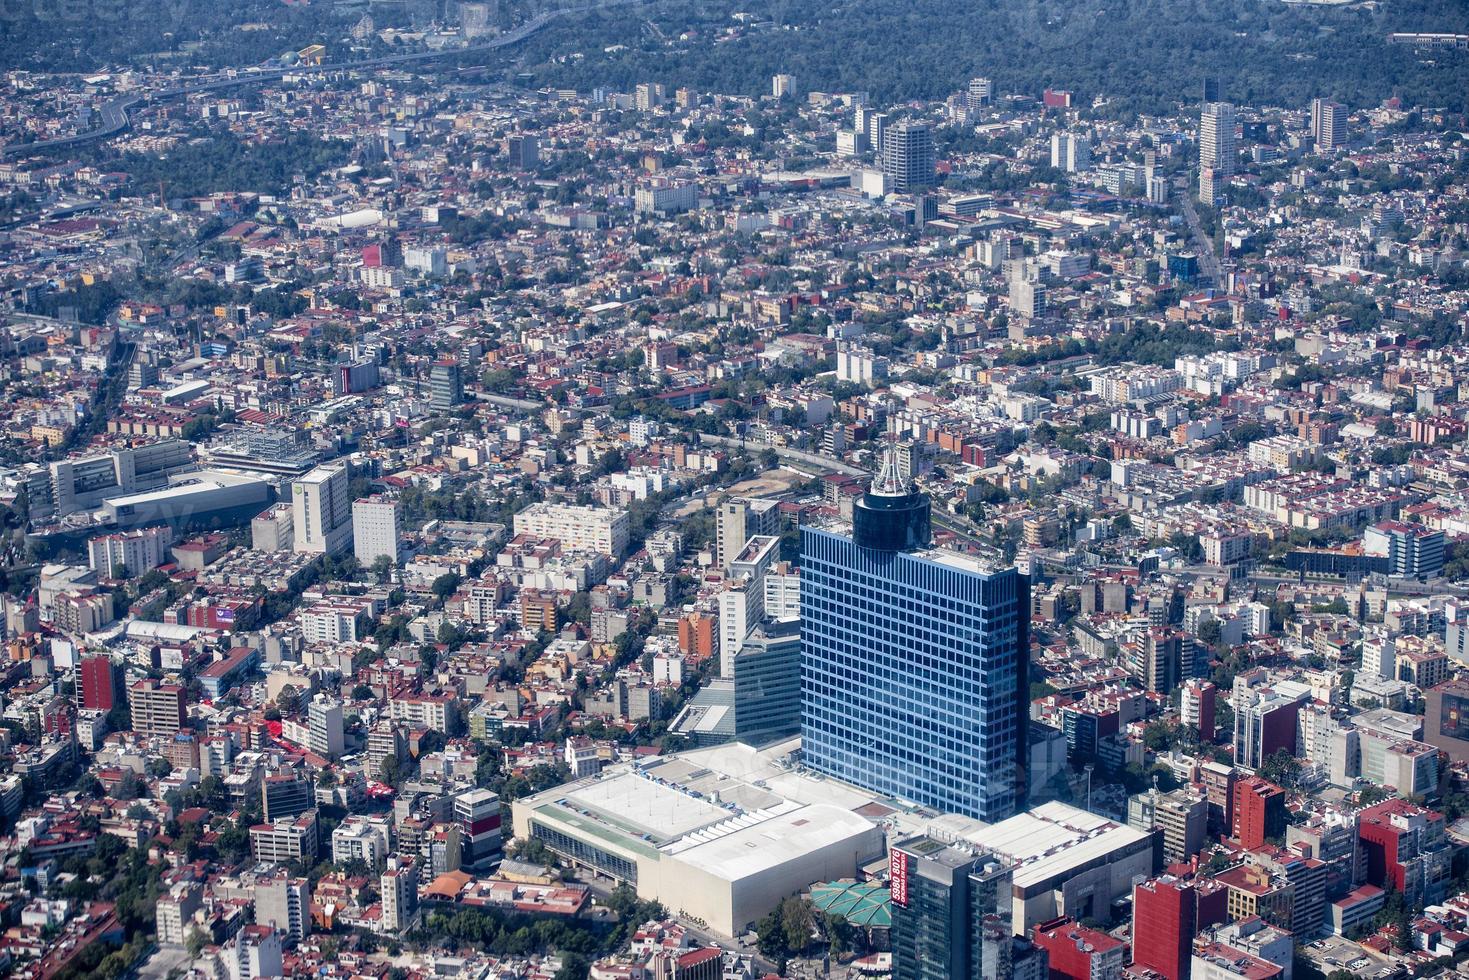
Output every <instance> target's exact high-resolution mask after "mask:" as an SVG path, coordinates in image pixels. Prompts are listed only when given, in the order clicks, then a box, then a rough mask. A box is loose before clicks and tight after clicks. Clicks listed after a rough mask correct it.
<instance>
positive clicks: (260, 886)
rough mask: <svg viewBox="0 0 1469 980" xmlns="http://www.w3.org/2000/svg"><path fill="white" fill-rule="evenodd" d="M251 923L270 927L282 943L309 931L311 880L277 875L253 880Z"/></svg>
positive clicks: (298, 939)
mask: <svg viewBox="0 0 1469 980" xmlns="http://www.w3.org/2000/svg"><path fill="white" fill-rule="evenodd" d="M255 924H256V925H261V926H270V927H272V928H274V929H275V930H276V931H278V932H279V933H280V934H281V938H282V940H283V941H284V942H285V943H286V945H294V944H296V943H299V942H300V941H301V940H302V939H304V938H306V936H307V935H308V934H309V933H310V932H311V883H310V882H309V881H307V880H306V879H305V878H292V877H290V876H289V875H284V874H278V875H276V876H274V877H271V878H265V879H262V880H261V881H258V882H256V883H255Z"/></svg>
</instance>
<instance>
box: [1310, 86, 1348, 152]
mask: <svg viewBox="0 0 1469 980" xmlns="http://www.w3.org/2000/svg"><path fill="white" fill-rule="evenodd" d="M1311 136H1312V137H1313V138H1314V139H1315V140H1316V152H1317V153H1331V152H1332V151H1333V150H1336V149H1339V148H1341V147H1343V146H1345V145H1346V143H1347V107H1346V106H1344V105H1342V104H1341V103H1340V102H1332V101H1331V100H1330V99H1313V100H1312V101H1311Z"/></svg>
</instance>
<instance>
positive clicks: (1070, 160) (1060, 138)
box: [1051, 133, 1092, 174]
mask: <svg viewBox="0 0 1469 980" xmlns="http://www.w3.org/2000/svg"><path fill="white" fill-rule="evenodd" d="M1051 166H1053V167H1055V168H1056V169H1057V170H1064V171H1066V172H1067V173H1069V174H1074V173H1080V172H1082V171H1085V170H1090V169H1091V166H1092V141H1091V140H1089V139H1087V138H1086V137H1085V136H1077V135H1075V134H1073V133H1054V134H1052V135H1051Z"/></svg>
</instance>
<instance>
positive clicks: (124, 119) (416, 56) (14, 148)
mask: <svg viewBox="0 0 1469 980" xmlns="http://www.w3.org/2000/svg"><path fill="white" fill-rule="evenodd" d="M636 2H638V0H602V2H599V3H591V4H586V5H584V6H580V7H567V8H566V9H564V10H553V11H550V12H548V13H544V14H541V15H540V16H538V17H535V18H533V19H531V20H528V21H526V22H525V23H524V24H521V25H520V26H519V27H517V28H515V30H513V31H510V32H509V33H507V34H501V35H500V36H499V37H497V38H495V39H494V40H493V41H487V42H485V43H484V44H475V45H471V46H468V47H463V48H444V49H442V50H439V51H419V52H415V53H413V54H395V55H388V56H385V57H382V58H368V59H365V60H362V61H346V62H341V63H339V64H325V65H317V66H314V67H296V68H272V69H269V70H267V71H253V72H252V71H242V72H240V73H239V74H237V75H235V76H233V77H230V78H222V79H218V80H216V81H212V82H200V83H198V84H194V85H182V86H179V87H177V88H170V89H163V90H161V91H158V92H149V93H147V94H143V95H130V96H123V97H120V98H116V99H113V100H112V101H111V102H108V103H106V104H105V105H103V106H102V109H101V112H102V121H101V124H100V125H99V126H97V128H96V129H91V130H88V131H87V132H85V133H77V134H76V135H75V136H63V137H60V138H58V139H54V140H42V141H40V142H36V143H15V144H12V145H10V146H6V147H0V159H4V158H5V157H8V156H14V155H19V154H23V153H41V152H46V151H48V150H54V149H59V148H63V147H67V146H74V145H76V144H78V143H88V142H91V141H92V140H98V139H105V138H106V137H108V136H114V135H116V134H117V133H120V132H122V131H123V130H124V129H126V128H127V127H128V122H129V119H128V110H129V109H131V108H133V106H135V105H137V104H138V103H140V102H146V103H149V104H150V105H152V104H157V103H161V102H168V101H172V100H173V99H177V98H180V97H182V96H186V95H194V94H197V93H199V92H214V91H219V90H221V89H227V88H235V87H238V86H243V85H254V84H256V83H258V82H268V81H274V80H276V79H279V78H281V77H283V76H284V75H286V74H288V73H289V74H300V75H320V74H325V73H329V72H339V71H362V70H363V69H368V68H384V67H387V66H389V65H403V64H409V63H412V62H416V61H431V60H433V59H435V58H445V57H452V56H455V55H466V54H478V53H480V52H484V51H495V50H497V49H499V48H505V47H509V46H510V45H512V44H518V43H520V42H521V41H524V40H525V39H526V38H528V37H530V36H531V35H532V34H534V33H536V32H537V31H539V30H540V29H541V28H543V27H545V26H546V25H547V24H549V23H550V22H551V21H552V20H554V19H556V18H557V17H560V16H562V15H564V14H579V13H585V12H586V11H589V10H594V9H597V8H600V7H615V6H621V5H623V4H626V3H636Z"/></svg>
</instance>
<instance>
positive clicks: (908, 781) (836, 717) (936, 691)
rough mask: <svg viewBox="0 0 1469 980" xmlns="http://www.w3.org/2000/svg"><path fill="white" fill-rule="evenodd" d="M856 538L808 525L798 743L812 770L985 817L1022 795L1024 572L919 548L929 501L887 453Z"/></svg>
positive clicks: (858, 510) (1013, 805)
mask: <svg viewBox="0 0 1469 980" xmlns="http://www.w3.org/2000/svg"><path fill="white" fill-rule="evenodd" d="M854 516H855V520H854V522H853V525H854V533H853V535H852V536H850V537H849V536H847V535H844V534H838V533H835V532H833V531H827V530H822V529H818V528H809V527H808V528H802V529H801V743H802V758H803V761H804V763H805V764H806V765H807V766H809V767H810V768H812V769H814V770H816V771H818V772H823V773H827V774H829V775H831V776H835V777H837V778H839V779H843V780H846V781H847V782H851V783H855V784H857V785H859V786H862V787H864V788H867V789H870V790H872V791H874V792H879V793H885V794H888V795H890V796H893V797H896V798H898V799H902V800H907V801H910V802H913V803H918V804H921V805H924V806H930V807H935V808H937V809H940V810H945V811H949V812H954V813H962V814H966V815H968V816H972V817H976V818H978V819H980V820H986V821H996V820H1003V819H1005V818H1006V817H1009V816H1012V815H1013V814H1015V813H1016V812H1017V811H1018V810H1019V809H1020V808H1021V806H1022V804H1023V801H1024V792H1025V778H1024V772H1025V763H1026V744H1025V734H1026V731H1027V730H1028V723H1029V716H1028V710H1027V709H1028V681H1029V677H1028V669H1029V664H1028V660H1029V649H1030V638H1029V630H1028V627H1029V621H1030V582H1029V579H1028V578H1027V577H1026V576H1023V575H1021V574H1019V573H1018V572H1017V571H1016V570H1015V569H1014V568H1005V569H987V568H985V567H984V566H982V565H981V563H980V562H978V561H976V560H975V559H972V558H970V557H968V556H965V555H961V554H958V553H956V552H947V551H937V550H925V549H926V546H927V544H928V541H929V510H928V500H927V498H926V497H924V496H923V495H922V494H920V493H916V492H914V491H913V490H912V489H911V487H908V486H905V485H903V483H902V481H900V480H899V479H898V478H897V476H896V467H895V465H894V464H893V462H892V460H891V459H889V461H888V463H887V464H885V465H884V467H883V472H882V473H881V474H879V476H878V478H877V480H875V481H874V482H873V488H872V490H871V491H870V492H869V493H867V494H866V495H865V496H864V498H863V499H862V500H861V501H859V502H858V504H857V505H856V507H855V509H854Z"/></svg>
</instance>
